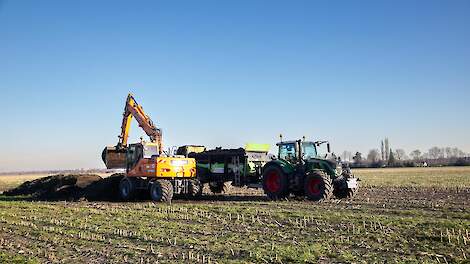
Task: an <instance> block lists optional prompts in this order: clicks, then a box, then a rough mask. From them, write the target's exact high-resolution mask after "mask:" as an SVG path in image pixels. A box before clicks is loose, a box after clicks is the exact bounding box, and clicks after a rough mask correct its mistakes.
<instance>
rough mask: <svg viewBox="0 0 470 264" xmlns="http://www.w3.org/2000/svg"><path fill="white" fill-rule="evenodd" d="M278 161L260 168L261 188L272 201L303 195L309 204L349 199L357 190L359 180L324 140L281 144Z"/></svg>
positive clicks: (284, 142) (282, 142)
mask: <svg viewBox="0 0 470 264" xmlns="http://www.w3.org/2000/svg"><path fill="white" fill-rule="evenodd" d="M325 143H326V145H327V154H325V155H320V154H319V153H318V147H319V146H320V145H322V144H325ZM276 145H277V146H278V147H279V151H278V155H277V158H275V159H273V160H271V161H269V162H267V163H266V164H265V165H264V166H263V175H262V186H263V190H264V192H265V193H266V195H267V196H268V197H269V198H271V199H274V200H277V199H283V198H285V197H288V196H289V194H294V195H295V196H305V197H307V198H308V199H309V200H312V201H322V200H326V199H329V198H331V197H332V196H333V195H334V196H336V198H340V199H342V198H352V197H353V196H354V195H355V193H356V191H357V189H358V182H357V181H358V179H357V178H356V177H355V176H354V175H353V174H352V172H351V169H350V168H349V165H348V164H347V163H343V162H341V160H340V159H337V158H336V157H335V156H334V154H331V152H330V144H329V143H328V142H327V141H315V142H310V141H305V138H304V139H303V140H295V141H282V136H281V142H279V143H277V144H276Z"/></svg>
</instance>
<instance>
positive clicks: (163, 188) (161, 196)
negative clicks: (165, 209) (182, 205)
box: [150, 180, 173, 202]
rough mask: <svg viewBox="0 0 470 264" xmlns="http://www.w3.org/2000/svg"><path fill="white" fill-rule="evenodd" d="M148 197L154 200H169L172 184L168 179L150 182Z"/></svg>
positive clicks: (171, 193) (171, 195) (171, 194)
mask: <svg viewBox="0 0 470 264" xmlns="http://www.w3.org/2000/svg"><path fill="white" fill-rule="evenodd" d="M150 198H151V199H152V200H153V201H155V202H171V200H172V199H173V184H171V182H170V181H169V180H156V181H153V182H152V183H151V184H150Z"/></svg>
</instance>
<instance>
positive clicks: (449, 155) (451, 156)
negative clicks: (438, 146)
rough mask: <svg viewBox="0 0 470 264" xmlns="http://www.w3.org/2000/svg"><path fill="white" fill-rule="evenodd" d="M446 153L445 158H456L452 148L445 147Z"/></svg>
mask: <svg viewBox="0 0 470 264" xmlns="http://www.w3.org/2000/svg"><path fill="white" fill-rule="evenodd" d="M444 152H445V157H446V158H454V157H455V156H454V155H453V153H452V148H451V147H445V148H444Z"/></svg>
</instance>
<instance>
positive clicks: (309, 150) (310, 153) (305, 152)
mask: <svg viewBox="0 0 470 264" xmlns="http://www.w3.org/2000/svg"><path fill="white" fill-rule="evenodd" d="M302 156H303V157H302V158H303V159H311V158H315V157H316V156H317V148H316V147H315V144H313V143H311V142H303V143H302Z"/></svg>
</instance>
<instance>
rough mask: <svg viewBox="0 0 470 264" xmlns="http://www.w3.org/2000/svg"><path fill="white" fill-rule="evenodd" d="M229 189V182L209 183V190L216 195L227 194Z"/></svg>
mask: <svg viewBox="0 0 470 264" xmlns="http://www.w3.org/2000/svg"><path fill="white" fill-rule="evenodd" d="M229 187H230V186H229V184H228V183H227V182H209V189H210V190H211V192H212V193H214V194H221V193H225V192H227V191H228V189H229Z"/></svg>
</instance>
